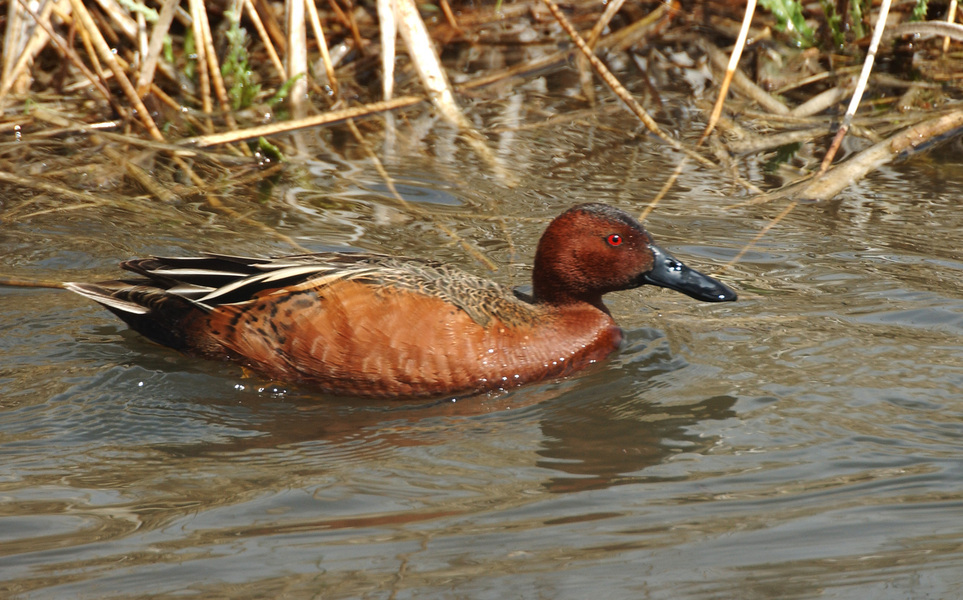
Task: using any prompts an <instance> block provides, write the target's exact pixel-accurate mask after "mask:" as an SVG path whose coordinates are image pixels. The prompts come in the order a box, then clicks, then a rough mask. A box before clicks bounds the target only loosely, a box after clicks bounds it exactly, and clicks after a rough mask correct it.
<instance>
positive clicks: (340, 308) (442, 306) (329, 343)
mask: <svg viewBox="0 0 963 600" xmlns="http://www.w3.org/2000/svg"><path fill="white" fill-rule="evenodd" d="M120 266H121V268H123V269H124V270H127V271H130V272H131V273H134V274H136V277H131V278H127V279H120V280H113V281H102V282H99V283H79V282H68V283H65V284H64V287H65V288H66V289H68V290H70V291H73V292H76V293H77V294H80V295H81V296H84V297H86V298H88V299H90V300H93V301H94V302H97V303H99V304H100V305H102V306H103V307H105V308H106V309H107V310H109V311H111V312H112V313H114V314H115V315H116V316H118V317H119V318H120V319H121V320H123V321H124V322H125V323H126V324H127V326H128V327H130V328H131V329H133V330H134V331H136V332H138V333H140V334H141V335H143V336H145V337H146V338H148V339H150V340H152V341H154V342H156V343H158V344H161V345H163V346H168V347H170V348H173V349H175V350H178V351H180V352H182V353H184V354H187V355H190V356H195V357H203V358H206V359H213V360H229V361H234V362H237V363H240V364H242V365H243V366H245V367H248V368H250V369H252V370H254V371H256V372H258V373H260V374H262V375H263V376H266V377H269V378H271V379H273V380H274V381H280V382H283V383H286V384H291V385H308V386H311V387H312V388H316V389H317V390H319V391H320V392H322V393H325V394H331V395H338V396H352V397H362V398H392V399H403V398H427V397H451V398H453V399H456V398H459V397H466V396H473V395H478V394H482V393H491V392H500V391H507V390H510V389H512V388H516V387H518V386H521V385H525V384H530V383H534V382H538V381H544V380H546V379H553V378H561V377H566V376H568V375H570V374H572V373H574V372H576V371H579V370H581V369H584V368H586V367H587V366H589V365H591V364H594V363H597V362H599V361H602V360H604V359H605V358H607V357H608V356H609V355H611V354H612V353H613V352H615V350H617V349H618V348H619V346H620V344H621V342H622V339H623V333H622V330H621V329H620V328H619V326H618V325H617V323H616V322H615V320H614V319H613V317H612V315H611V313H610V311H609V309H608V308H607V307H606V306H605V304H604V303H603V301H602V297H603V296H604V295H605V294H607V293H610V292H616V291H620V290H629V289H634V288H638V287H641V286H644V285H651V286H659V287H663V288H668V289H671V290H675V291H677V292H681V293H682V294H685V295H687V296H690V297H692V298H695V299H697V300H700V301H705V302H727V301H733V300H736V298H737V295H736V292H735V291H733V290H732V289H731V288H729V287H728V286H726V285H725V284H723V283H722V282H720V281H718V280H717V279H714V278H712V277H710V276H708V275H705V274H703V273H700V272H699V271H696V270H694V269H691V268H689V267H687V266H686V265H685V264H683V263H682V262H681V261H679V260H677V259H676V258H675V257H673V256H672V255H671V254H670V253H669V252H668V251H666V250H664V249H663V248H661V247H660V246H658V245H656V244H655V243H654V242H653V240H652V237H651V235H650V234H649V233H648V232H647V231H646V230H645V228H644V227H643V226H642V224H640V223H639V222H638V221H637V220H636V219H634V218H633V217H632V216H631V215H629V214H628V213H626V212H624V211H622V210H620V209H618V208H615V207H612V206H609V205H607V204H601V203H588V204H579V205H577V206H573V207H572V208H570V209H568V210H566V211H565V212H563V213H562V214H561V215H559V216H558V217H556V218H555V219H553V220H552V221H551V223H550V224H549V225H548V227H547V228H546V230H545V232H544V233H543V234H542V237H541V238H540V240H539V242H538V246H537V248H536V252H535V260H534V265H533V271H532V288H531V293H530V294H524V293H521V292H516V291H515V290H513V289H512V288H510V287H507V286H503V285H501V284H498V283H495V282H492V281H489V280H487V279H484V278H481V277H477V276H475V275H471V274H469V273H467V272H464V271H462V270H459V269H457V268H454V267H452V266H450V265H447V264H445V263H443V262H438V261H432V260H423V259H417V258H404V257H396V256H390V255H385V254H371V253H361V252H321V253H312V254H296V255H290V256H278V257H273V258H250V257H241V256H232V255H226V254H213V253H208V254H203V255H201V256H194V257H152V258H141V259H133V260H128V261H125V262H122V263H121V265H120Z"/></svg>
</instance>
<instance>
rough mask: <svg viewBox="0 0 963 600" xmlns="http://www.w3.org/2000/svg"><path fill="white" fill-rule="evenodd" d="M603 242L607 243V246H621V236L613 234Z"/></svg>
mask: <svg viewBox="0 0 963 600" xmlns="http://www.w3.org/2000/svg"><path fill="white" fill-rule="evenodd" d="M605 241H606V242H608V243H609V246H621V245H622V236H621V235H619V234H617V233H613V234H610V235H609V237H607V238H605Z"/></svg>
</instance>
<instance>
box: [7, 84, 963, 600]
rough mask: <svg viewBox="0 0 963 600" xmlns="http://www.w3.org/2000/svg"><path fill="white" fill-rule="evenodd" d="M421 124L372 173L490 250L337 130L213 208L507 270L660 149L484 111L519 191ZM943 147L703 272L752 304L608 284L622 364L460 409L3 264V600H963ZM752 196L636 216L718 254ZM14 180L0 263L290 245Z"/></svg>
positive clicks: (960, 307) (620, 190) (960, 423)
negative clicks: (173, 337)
mask: <svg viewBox="0 0 963 600" xmlns="http://www.w3.org/2000/svg"><path fill="white" fill-rule="evenodd" d="M546 102H547V100H546ZM509 108H511V109H512V110H518V104H517V103H512V102H505V103H501V104H499V103H495V105H494V106H491V107H484V106H483V107H476V110H479V111H481V115H482V117H484V118H485V119H490V121H491V122H497V121H498V118H496V117H498V116H499V114H500V113H498V111H499V110H503V109H504V110H506V111H507V110H508V109H509ZM486 110H488V111H491V113H493V114H488V113H485V112H484V111H486ZM419 115H420V113H413V115H412V117H411V125H410V126H411V128H412V129H411V130H408V129H402V132H403V133H405V134H406V135H412V134H411V131H427V132H428V133H426V134H424V137H423V138H417V137H415V138H406V137H404V136H402V139H401V140H399V141H398V142H397V143H398V145H399V147H398V148H397V149H396V151H395V153H393V154H392V153H390V152H384V153H383V154H382V157H383V159H384V161H385V166H386V168H387V169H388V171H389V172H390V173H391V174H392V175H393V176H394V177H395V178H396V179H397V184H398V189H399V190H400V191H401V193H402V195H403V196H404V197H405V199H406V200H407V201H409V202H412V203H413V204H415V205H416V206H417V207H418V208H420V209H422V210H424V211H425V212H427V213H428V214H430V215H432V217H431V218H433V219H436V220H437V222H439V223H443V224H445V225H446V226H447V227H448V228H450V229H451V230H452V231H454V232H456V233H457V235H459V236H460V237H461V238H463V239H464V240H465V241H466V242H468V243H469V244H470V245H471V246H472V247H473V248H475V251H476V252H478V253H480V254H483V255H484V256H486V257H488V258H489V259H491V260H492V261H493V262H494V263H495V264H497V265H498V266H499V270H498V272H497V273H488V272H487V271H486V269H485V267H484V266H482V264H481V263H480V262H478V261H477V260H476V259H474V258H473V257H472V255H471V254H469V253H468V252H466V251H464V250H463V249H462V247H461V246H460V245H458V244H455V243H453V242H452V241H451V239H450V238H449V237H448V236H446V235H445V234H444V233H442V232H441V230H440V229H439V228H438V227H437V226H435V225H434V224H433V223H432V221H431V219H429V218H425V217H421V216H412V213H411V212H410V211H406V210H405V209H404V208H400V207H399V206H398V204H397V203H396V202H395V201H394V200H393V199H392V198H391V195H390V192H389V191H388V188H387V186H386V185H385V184H384V182H383V180H382V179H381V178H380V176H379V175H378V173H377V171H376V170H375V169H374V167H373V166H372V164H371V163H370V161H369V160H368V159H366V158H365V157H364V156H363V155H357V156H356V155H355V150H352V149H351V148H350V146H349V147H347V148H346V147H338V146H337V144H334V142H333V141H332V140H333V138H332V137H331V136H330V135H329V134H326V133H323V134H320V135H319V137H320V139H322V140H323V141H325V142H327V143H331V144H332V145H331V146H329V147H327V149H325V148H323V147H321V146H318V147H317V148H316V152H315V154H314V156H313V157H312V158H310V159H306V158H300V159H298V158H295V159H293V160H292V163H293V164H292V165H291V166H290V167H289V168H288V169H289V170H288V171H287V173H289V175H288V176H287V177H285V178H282V180H281V181H279V182H277V183H276V184H275V185H274V187H270V186H268V187H267V188H265V187H264V186H251V187H250V189H247V188H245V189H243V190H232V192H231V193H232V194H233V195H235V196H236V197H234V198H230V201H231V202H232V205H233V206H235V207H236V208H237V209H238V210H239V212H244V213H245V214H247V215H248V216H249V217H250V218H251V219H252V220H254V221H259V222H261V223H264V224H267V225H268V226H269V227H270V228H272V229H273V230H275V231H279V232H281V233H283V234H285V235H288V236H290V237H291V238H293V239H295V240H296V241H297V243H298V244H300V245H301V246H303V247H306V248H308V249H310V250H323V249H330V248H341V247H352V248H362V249H368V250H374V251H381V252H392V253H400V254H407V255H413V256H422V257H434V258H440V259H443V260H448V261H451V262H453V263H456V264H458V265H460V266H462V267H463V268H465V269H469V270H471V271H473V272H476V273H479V274H484V275H487V276H490V277H493V278H495V279H498V280H500V281H503V282H506V283H512V284H523V283H525V281H526V280H527V278H528V273H529V271H528V266H527V265H530V263H531V257H532V254H533V252H534V247H535V243H536V242H537V239H538V236H539V234H540V232H541V230H542V229H543V228H544V226H545V224H546V223H547V220H548V219H550V218H551V217H552V216H553V215H555V214H557V213H559V212H561V210H563V209H564V208H567V207H568V206H570V205H572V204H574V203H577V202H583V201H599V200H602V201H607V202H611V203H613V204H616V205H618V206H620V207H622V208H625V209H627V210H629V211H634V212H639V211H640V210H641V209H642V207H643V206H644V203H645V202H646V201H647V200H648V198H650V197H652V196H653V195H654V193H655V191H656V190H657V189H658V188H659V187H660V186H661V185H662V182H663V181H664V177H665V174H667V173H668V172H669V171H670V170H671V168H672V167H673V166H674V164H675V163H674V161H676V160H678V157H677V156H674V155H673V154H672V153H671V152H668V151H667V150H666V148H665V147H664V146H662V145H660V144H659V143H657V142H655V141H652V140H650V139H648V138H645V137H637V138H633V139H627V138H626V135H625V132H626V131H632V130H634V129H635V127H636V126H635V124H634V122H633V121H632V120H631V119H630V118H629V117H626V116H624V115H623V114H621V113H613V112H608V113H605V114H603V115H602V116H600V117H598V118H592V119H588V122H579V123H573V124H570V125H561V126H554V127H551V128H541V129H530V130H522V131H517V132H512V133H511V135H510V136H509V134H507V133H503V134H500V136H501V137H499V136H495V135H493V138H492V139H493V142H492V146H493V147H495V148H497V153H498V154H499V155H500V156H501V157H502V158H503V159H504V160H505V164H506V165H507V166H508V167H509V170H510V171H512V172H513V173H514V174H515V175H517V176H518V180H519V183H518V185H516V186H515V187H507V186H505V185H503V184H502V183H501V182H500V181H499V180H498V177H497V176H496V175H495V174H494V173H493V171H491V170H490V169H489V168H488V167H486V166H485V165H484V164H483V163H482V161H480V160H479V159H478V158H477V157H476V156H474V155H473V154H472V153H471V151H470V150H468V149H467V148H466V147H465V146H464V145H461V144H459V143H458V142H457V141H456V140H454V139H453V138H452V137H451V133H450V132H448V131H447V130H446V129H445V128H444V127H440V126H438V125H432V123H430V122H428V121H427V117H422V116H419ZM419 119H420V120H419ZM503 120H505V121H511V119H510V118H508V117H504V119H503ZM419 127H421V129H418V128H419ZM960 158H961V156H960V155H959V152H958V151H955V150H952V149H950V150H940V151H937V152H934V153H933V154H931V155H928V156H922V157H918V158H916V159H914V160H913V161H911V162H909V163H906V164H902V165H898V166H896V167H893V168H888V169H886V170H884V171H881V172H878V173H876V174H874V175H873V176H872V177H871V178H869V179H868V180H866V181H864V182H861V183H859V184H858V185H856V186H854V187H852V188H850V189H849V190H847V191H846V192H845V193H844V194H843V195H842V196H841V197H840V198H838V199H837V200H835V201H833V202H831V203H825V204H818V205H801V206H799V207H797V209H796V210H794V211H793V212H792V213H791V214H790V216H789V217H788V218H787V219H786V220H784V221H783V222H782V223H781V224H780V225H779V226H777V227H776V228H775V229H773V230H772V231H771V232H770V233H769V234H768V235H767V236H766V237H764V238H763V239H762V240H761V242H760V243H759V244H758V245H757V246H756V247H755V248H754V249H753V250H752V251H751V252H750V253H748V254H747V255H746V257H745V259H744V260H742V261H741V262H740V263H739V264H737V265H736V266H735V267H734V268H733V269H731V270H729V271H727V272H725V273H724V274H723V277H724V278H725V280H726V281H727V282H729V283H731V284H732V285H733V286H734V287H736V288H737V289H738V290H739V291H740V300H739V302H736V303H729V304H723V305H710V304H699V303H696V302H694V301H692V300H691V299H689V298H686V297H683V296H682V295H679V294H675V293H672V292H668V291H664V290H639V291H629V292H622V293H619V294H614V295H611V296H610V297H609V305H610V307H611V309H612V312H613V314H614V315H615V316H616V318H617V319H618V320H619V322H620V323H621V324H622V325H623V327H624V329H625V330H626V342H625V346H624V348H623V349H622V350H621V351H620V352H619V353H618V354H617V355H615V356H614V357H613V358H612V359H611V360H609V361H607V362H605V363H604V364H601V365H597V366H595V367H594V368H592V369H590V370H588V371H586V372H584V373H582V374H580V375H579V376H576V377H571V378H568V379H565V380H561V381H551V382H547V383H543V384H541V385H535V386H529V387H526V388H523V389H521V390H518V391H515V392H512V393H511V394H504V395H498V396H491V397H482V398H475V399H463V400H459V401H458V402H450V401H447V402H444V401H440V402H418V403H415V402H371V401H367V402H350V401H346V400H343V399H338V398H330V397H323V396H321V395H319V394H317V393H315V392H312V391H311V390H310V389H301V388H297V387H292V386H283V385H281V386H278V385H275V382H269V381H265V380H263V379H259V378H258V377H256V376H251V375H249V374H245V373H244V372H243V371H242V370H241V369H240V368H238V367H235V366H232V365H225V364H221V363H213V362H207V361H199V360H195V359H191V358H187V357H184V356H181V355H178V354H177V353H175V352H172V351H169V350H167V349H163V348H159V347H157V346H154V345H152V344H150V343H149V342H146V341H144V340H143V339H142V338H140V337H138V336H137V335H135V334H132V333H130V332H129V331H127V330H126V329H125V328H124V327H123V326H122V324H121V323H120V322H119V321H117V320H116V319H115V318H113V317H112V316H111V315H110V314H109V313H107V312H106V311H104V310H102V309H100V308H99V307H97V306H95V305H93V304H92V303H89V302H87V301H85V300H83V299H82V298H80V297H77V296H74V295H70V294H68V293H66V292H62V291H56V290H47V289H32V290H25V289H11V288H0V331H2V332H3V335H2V337H0V382H2V392H0V394H2V395H0V454H2V456H3V460H2V464H0V499H2V500H0V595H2V596H4V597H11V598H36V599H54V598H140V597H151V598H174V597H178V598H181V597H190V598H228V597H229V598H264V597H288V598H386V599H387V598H399V599H400V598H473V599H487V598H492V599H498V600H502V599H504V598H559V599H581V598H586V597H593V596H597V597H605V598H666V599H678V598H721V597H739V598H748V599H751V598H814V597H820V598H867V597H874V598H894V599H895V598H910V597H912V598H949V597H955V596H956V595H957V594H958V593H959V592H958V590H959V589H961V586H963V568H961V567H963V518H961V517H963V463H961V462H960V460H959V449H960V440H961V438H963V395H961V392H960V390H961V389H963V343H961V340H963V337H961V334H963V295H961V292H960V290H961V289H963V251H961V250H960V248H963V233H961V232H963V217H961V214H960V212H959V210H958V200H957V198H959V197H960V193H961V191H963V190H961V189H960V188H961V184H960V183H959V182H958V181H955V180H954V179H953V178H951V177H946V176H945V175H944V173H947V172H951V171H952V170H953V168H954V165H956V164H959V162H960ZM265 189H267V199H266V200H264V201H263V202H260V203H258V202H256V199H255V198H254V197H253V196H254V195H256V194H262V195H263V194H264V190H265ZM105 193H109V192H105ZM740 199H741V196H740V195H739V193H738V190H737V189H736V188H735V187H733V186H732V184H731V182H730V181H729V180H728V179H726V176H725V174H724V173H712V172H708V171H705V170H703V169H698V168H694V167H693V168H689V169H688V170H687V171H686V172H685V173H684V174H683V176H682V178H681V179H680V183H679V185H678V186H677V187H676V188H674V189H673V191H672V193H671V194H670V195H669V197H668V198H667V199H666V200H665V201H664V202H663V204H662V206H661V207H660V208H659V209H658V210H657V211H656V212H655V213H654V214H653V215H652V216H651V217H650V219H649V227H650V229H651V230H652V232H653V234H654V235H655V236H656V238H657V240H658V241H659V242H660V243H661V244H662V245H663V246H665V247H666V248H668V249H670V250H671V251H672V252H673V253H674V254H675V255H676V256H678V257H679V258H682V259H683V260H686V261H687V262H688V263H689V264H690V265H692V266H695V267H697V268H700V269H702V270H705V271H709V272H712V271H713V270H714V269H718V268H719V267H720V266H721V265H722V264H723V263H725V262H726V261H727V260H728V259H729V258H731V257H733V256H734V255H735V254H736V253H737V252H738V250H739V249H740V248H741V247H742V246H743V245H744V244H745V243H746V242H747V241H748V240H749V239H751V238H752V237H753V236H754V235H755V234H756V232H758V231H759V229H760V228H761V227H762V226H763V225H764V224H765V223H766V222H768V220H769V219H770V218H772V217H773V216H774V215H776V214H778V212H779V211H780V210H781V209H782V205H772V206H770V205H765V206H742V207H735V208H732V207H730V205H732V204H735V203H736V202H737V201H738V200H740ZM0 203H2V207H3V213H0V218H4V215H6V218H7V219H8V220H7V222H6V223H5V224H4V226H3V230H2V232H0V249H2V252H3V256H4V258H5V260H4V265H5V267H4V270H5V271H6V273H5V274H8V275H19V276H30V277H41V278H46V279H52V280H96V279H102V278H109V277H114V276H116V275H117V271H116V266H115V265H116V263H117V262H118V261H119V260H122V259H125V258H129V257H132V256H142V255H149V254H188V253H193V252H197V251H199V250H219V251H226V252H234V253H239V254H277V253H282V252H290V251H292V248H291V247H290V246H289V245H287V244H286V243H285V242H284V241H283V240H281V239H280V238H276V237H272V236H271V235H269V234H266V233H265V232H264V230H262V229H260V228H258V227H256V226H254V225H252V224H251V223H250V222H244V223H242V222H238V221H235V220H232V219H230V218H228V217H225V216H223V215H221V214H218V213H216V212H211V211H210V210H209V209H207V208H206V207H204V206H203V205H198V204H184V205H180V206H167V207H156V208H154V209H153V211H152V212H148V213H145V214H138V213H134V212H129V211H126V210H123V209H118V208H115V207H112V206H111V205H110V204H104V205H102V206H94V207H88V208H84V209H78V210H71V211H67V212H52V213H46V214H38V215H35V216H25V215H28V214H29V213H31V212H34V211H36V210H39V209H43V208H45V207H55V206H58V205H62V204H63V202H61V201H57V200H56V199H51V198H44V197H39V198H38V197H31V196H29V195H24V194H22V192H21V191H18V190H10V189H7V190H0ZM28 204H29V205H28ZM11 215H13V216H15V217H16V218H12V219H11V218H9V217H10V216H11ZM490 217H500V218H502V219H501V220H497V219H496V220H492V219H490Z"/></svg>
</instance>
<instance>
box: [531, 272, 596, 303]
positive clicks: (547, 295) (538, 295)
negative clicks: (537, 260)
mask: <svg viewBox="0 0 963 600" xmlns="http://www.w3.org/2000/svg"><path fill="white" fill-rule="evenodd" d="M532 298H533V299H534V301H535V304H543V305H549V306H556V307H559V308H562V307H571V306H578V305H582V306H584V305H586V304H588V305H590V306H594V307H595V308H597V309H599V310H600V311H602V312H604V313H605V314H609V309H608V308H607V307H606V306H605V303H604V302H602V295H601V294H599V293H597V292H596V293H593V292H583V293H579V291H578V290H571V289H568V288H567V287H566V286H565V284H564V283H563V282H560V281H558V280H557V278H554V277H552V274H551V272H550V271H545V270H541V271H540V270H538V268H536V269H535V272H534V274H533V275H532Z"/></svg>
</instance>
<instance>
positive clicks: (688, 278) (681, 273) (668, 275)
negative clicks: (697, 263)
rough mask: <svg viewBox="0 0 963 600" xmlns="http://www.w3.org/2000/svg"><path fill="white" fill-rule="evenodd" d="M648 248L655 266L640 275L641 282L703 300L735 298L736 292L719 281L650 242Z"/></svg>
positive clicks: (729, 299)
mask: <svg viewBox="0 0 963 600" xmlns="http://www.w3.org/2000/svg"><path fill="white" fill-rule="evenodd" d="M649 248H650V249H651V250H652V253H653V254H654V255H655V266H653V267H652V270H651V271H649V272H648V273H644V274H643V275H642V277H641V280H642V283H647V284H649V285H657V286H659V287H664V288H669V289H670V290H675V291H677V292H682V293H683V294H685V295H686V296H691V297H693V298H695V299H696V300H702V301H703V302H731V301H733V300H735V299H736V293H735V292H734V291H732V289H731V288H729V287H728V286H726V285H725V284H724V283H722V282H721V281H719V280H717V279H713V278H712V277H709V276H708V275H704V274H702V273H700V272H698V271H696V270H695V269H690V268H689V267H687V266H685V265H684V264H682V261H680V260H678V259H676V258H675V257H674V256H672V255H671V254H669V253H668V252H666V251H665V250H663V249H662V248H659V247H658V246H656V245H655V244H650V245H649Z"/></svg>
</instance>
